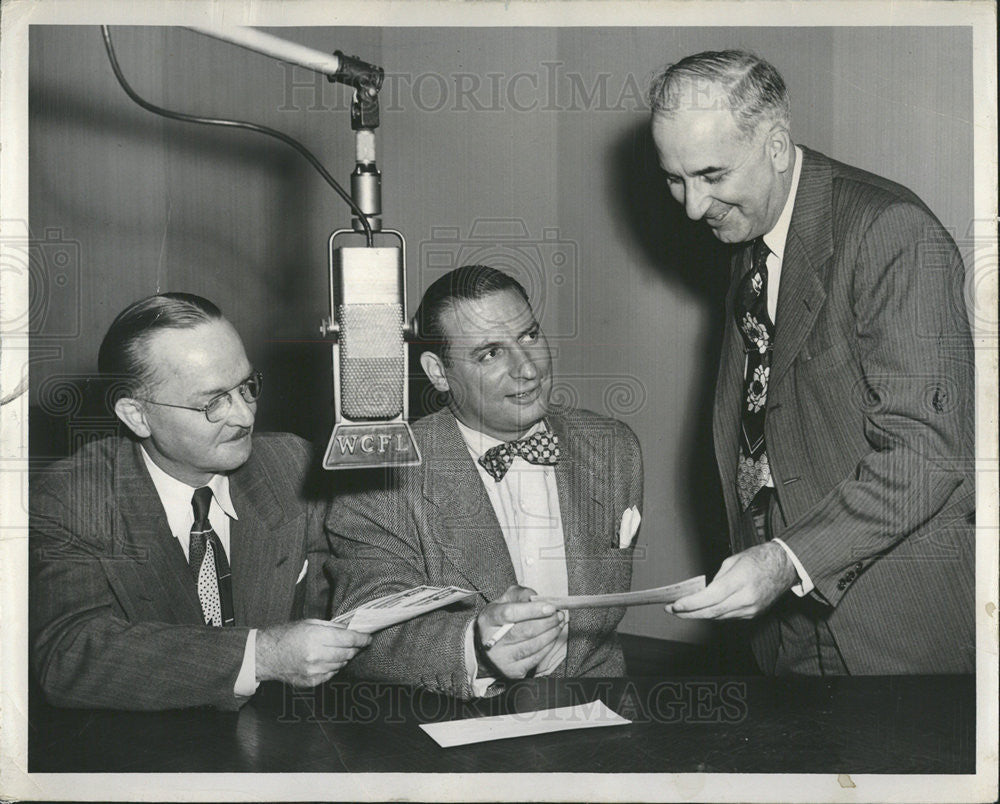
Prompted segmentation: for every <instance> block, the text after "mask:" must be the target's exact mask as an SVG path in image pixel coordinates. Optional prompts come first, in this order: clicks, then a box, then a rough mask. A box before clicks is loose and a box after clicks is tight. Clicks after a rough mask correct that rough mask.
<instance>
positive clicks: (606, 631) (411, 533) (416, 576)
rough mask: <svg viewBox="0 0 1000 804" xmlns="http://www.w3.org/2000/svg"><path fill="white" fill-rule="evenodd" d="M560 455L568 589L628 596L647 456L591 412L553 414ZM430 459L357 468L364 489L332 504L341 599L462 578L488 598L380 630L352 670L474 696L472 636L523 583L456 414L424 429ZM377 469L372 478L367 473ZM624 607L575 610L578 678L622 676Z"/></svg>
mask: <svg viewBox="0 0 1000 804" xmlns="http://www.w3.org/2000/svg"><path fill="white" fill-rule="evenodd" d="M547 421H548V423H549V426H550V427H551V429H552V430H553V431H554V432H555V433H557V434H558V436H559V443H560V449H561V452H562V457H561V459H560V462H559V463H558V464H557V466H556V485H557V487H558V493H559V509H560V514H561V516H562V525H563V534H564V537H565V546H566V563H567V570H568V580H569V593H570V594H571V595H572V594H581V593H584V592H586V593H603V592H619V591H628V589H629V584H630V581H631V574H632V553H633V550H634V548H632V547H629V548H625V549H620V548H619V546H618V528H619V525H620V520H621V515H622V513H623V512H624V511H625V510H626V509H627V508H628V507H629V506H631V505H635V506H638V507H639V508H640V509H641V508H642V457H641V454H640V451H639V443H638V441H637V440H636V438H635V435H634V434H633V433H632V431H631V430H630V429H629V428H628V427H627V426H626V425H625V424H622V423H621V422H619V421H616V420H614V419H609V418H605V417H602V416H597V415H596V414H593V413H589V412H586V411H578V412H574V413H572V414H568V415H565V416H563V415H558V414H550V415H549V417H548V418H547ZM413 429H414V435H415V437H416V438H417V440H418V443H419V444H420V450H421V454H422V457H423V463H422V464H421V465H420V466H416V467H404V468H401V469H398V470H395V471H391V472H389V473H386V474H383V473H382V472H370V473H355V477H354V481H355V482H356V484H357V486H356V488H355V490H354V491H352V492H351V493H349V494H344V495H342V496H338V497H336V498H335V499H334V501H333V503H332V504H331V506H330V510H329V513H328V515H327V523H326V527H327V535H328V538H329V539H330V549H331V552H332V554H333V556H334V558H333V559H331V560H330V561H329V562H328V565H327V566H328V571H329V575H330V576H331V577H332V578H335V579H336V582H335V583H334V584H333V606H334V609H335V611H337V612H342V611H347V610H349V609H352V608H354V607H355V606H357V605H359V604H360V603H363V602H365V601H367V600H370V599H372V598H374V597H378V596H380V595H384V594H388V593H390V592H394V591H399V590H401V589H406V588H409V587H412V586H418V585H420V584H430V585H434V586H446V585H451V584H454V585H455V586H462V587H465V588H467V589H474V590H475V591H477V592H478V593H479V594H478V596H477V597H475V598H470V600H469V601H467V602H463V603H461V604H458V605H456V606H453V607H449V608H448V609H447V610H440V611H436V612H431V613H429V614H425V615H423V616H421V617H418V618H416V619H414V620H411V621H409V622H408V623H403V624H401V625H398V626H394V627H392V628H387V629H385V630H384V631H381V632H379V633H378V634H376V635H375V637H374V639H373V640H372V643H371V645H370V646H369V647H368V648H367V650H365V651H363V652H362V653H359V654H358V655H357V657H355V659H354V660H352V662H351V664H350V665H348V668H347V672H349V673H350V674H352V675H355V676H357V677H360V678H368V679H376V680H383V681H392V682H397V683H404V684H416V685H420V686H423V687H427V688H429V689H432V690H435V691H439V692H445V693H447V694H450V695H455V696H459V697H469V696H471V695H472V689H471V685H470V684H469V681H468V679H467V677H466V674H465V659H464V646H465V641H464V635H465V631H466V626H467V625H468V623H469V622H470V621H471V620H472V619H473V618H474V617H475V616H476V614H478V612H479V611H481V610H482V609H483V608H484V607H485V606H486V604H487V603H488V602H489V601H491V600H494V599H496V598H498V597H500V595H502V594H503V592H504V591H505V590H506V589H507V587H508V586H510V585H511V584H514V583H516V582H517V581H516V578H515V574H514V568H513V566H512V564H511V561H510V555H509V554H508V552H507V545H506V542H505V541H504V538H503V533H502V532H501V530H500V524H499V522H498V521H497V518H496V514H495V513H494V511H493V507H492V505H491V504H490V501H489V498H488V497H487V495H486V490H485V489H484V488H483V483H482V480H481V479H480V476H479V474H478V472H477V470H476V467H475V464H474V463H473V461H472V458H471V457H470V455H469V451H468V448H467V447H466V444H465V441H464V440H463V438H462V436H461V434H460V433H459V431H458V428H457V426H456V424H455V418H454V416H453V415H452V414H451V412H450V411H447V410H442V411H438V412H437V413H434V414H431V415H430V416H427V417H426V418H424V419H421V420H420V421H418V422H417V423H416V424H415V425H414V428H413ZM365 474H367V476H364V475H365ZM623 614H624V609H622V608H612V609H582V610H579V611H572V612H570V615H571V616H570V622H569V644H568V652H567V659H566V662H565V663H564V665H563V666H562V668H561V672H562V673H565V674H566V675H569V676H582V675H593V676H620V675H622V674H623V673H624V669H625V666H624V661H623V659H622V653H621V648H620V647H619V644H618V639H617V636H616V634H615V628H616V626H617V625H618V623H619V621H620V620H621V618H622V616H623Z"/></svg>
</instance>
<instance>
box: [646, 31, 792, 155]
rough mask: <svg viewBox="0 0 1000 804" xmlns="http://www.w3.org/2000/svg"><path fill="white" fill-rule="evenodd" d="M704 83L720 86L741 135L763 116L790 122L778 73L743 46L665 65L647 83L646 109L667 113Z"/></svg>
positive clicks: (754, 128)
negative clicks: (648, 85)
mask: <svg viewBox="0 0 1000 804" xmlns="http://www.w3.org/2000/svg"><path fill="white" fill-rule="evenodd" d="M704 84H714V85H717V86H719V87H721V88H722V90H723V91H724V93H725V95H726V98H727V100H728V103H729V111H730V112H731V113H732V115H733V117H734V118H735V119H736V124H737V126H738V127H739V129H740V131H741V132H742V133H743V134H744V136H749V135H750V134H752V133H753V132H754V131H756V129H757V126H758V125H759V124H760V123H761V122H762V121H765V120H774V121H776V122H781V123H783V124H784V125H785V126H788V124H789V121H790V114H789V105H788V90H787V88H786V87H785V81H784V79H783V78H782V77H781V73H779V72H778V71H777V70H776V69H775V68H774V67H773V66H772V65H771V64H769V63H768V62H766V61H764V60H763V59H762V58H760V57H758V56H755V55H753V54H752V53H747V52H746V51H743V50H718V51H716V50H709V51H705V52H704V53H696V54H695V55H693V56H688V57H687V58H684V59H681V60H680V61H679V62H677V63H676V64H671V65H668V66H667V67H664V68H663V69H662V70H660V71H659V72H658V73H656V75H654V76H653V79H652V81H651V82H650V87H649V106H650V109H651V110H652V112H653V114H654V115H657V114H659V115H665V116H667V117H669V116H671V115H672V114H674V113H675V112H676V111H677V110H678V109H680V108H681V106H682V104H683V102H684V95H685V94H689V95H690V97H689V98H688V102H689V103H694V101H695V97H696V95H695V92H696V90H697V89H698V88H699V85H704Z"/></svg>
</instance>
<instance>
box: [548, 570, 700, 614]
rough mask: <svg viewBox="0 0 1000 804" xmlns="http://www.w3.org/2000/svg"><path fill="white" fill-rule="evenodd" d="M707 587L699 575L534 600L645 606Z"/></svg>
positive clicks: (571, 605)
mask: <svg viewBox="0 0 1000 804" xmlns="http://www.w3.org/2000/svg"><path fill="white" fill-rule="evenodd" d="M704 588H705V576H704V575H698V576H697V577H695V578H688V579H687V580H686V581H681V582H680V583H674V584H670V586H658V587H656V588H655V589H642V590H641V591H638V592H619V593H617V594H610V595H572V596H570V597H553V596H551V595H532V596H531V599H532V600H537V601H541V602H542V603H551V604H552V605H553V606H555V607H556V608H557V609H594V608H603V607H607V606H645V605H647V604H649V603H673V602H674V601H675V600H680V599H681V598H682V597H685V596H686V595H690V594H692V593H693V592H697V591H699V590H701V589H704Z"/></svg>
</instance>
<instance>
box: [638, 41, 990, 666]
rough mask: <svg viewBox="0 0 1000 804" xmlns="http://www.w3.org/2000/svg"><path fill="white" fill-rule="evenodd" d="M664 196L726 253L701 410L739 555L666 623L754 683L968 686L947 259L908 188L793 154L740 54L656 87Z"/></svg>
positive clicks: (962, 397)
mask: <svg viewBox="0 0 1000 804" xmlns="http://www.w3.org/2000/svg"><path fill="white" fill-rule="evenodd" d="M650 98H651V102H652V110H653V118H652V133H653V139H654V141H655V144H656V149H657V151H658V154H659V159H660V164H661V166H662V168H663V170H664V171H665V172H666V176H667V183H668V185H669V188H670V192H671V194H672V195H673V196H674V198H675V199H676V200H677V201H678V202H679V203H681V204H683V205H684V209H685V211H686V212H687V215H688V217H690V218H691V219H693V220H702V221H704V222H705V223H706V224H707V225H708V226H709V227H710V228H711V230H712V232H713V233H714V235H715V236H716V237H717V238H718V239H719V240H721V241H723V242H726V243H733V244H735V245H736V246H737V249H736V252H735V255H734V258H733V263H732V281H731V283H730V289H729V293H728V295H727V298H726V328H725V336H724V342H723V347H722V360H721V365H720V368H719V376H718V384H717V389H716V402H715V420H714V432H715V448H716V457H717V461H718V465H719V471H720V474H721V477H722V481H723V482H722V485H723V490H724V493H725V502H726V509H727V513H728V516H729V522H730V533H731V544H732V548H733V555H732V556H731V557H729V558H728V559H726V561H725V562H723V564H722V567H721V568H720V570H719V572H718V574H717V575H716V576H715V578H714V580H713V581H712V583H710V584H709V585H708V586H707V587H706V588H705V589H704V590H702V591H700V592H698V593H696V594H692V595H690V596H688V597H686V598H684V599H682V600H679V601H677V602H676V603H675V604H673V605H672V606H670V607H668V610H669V611H672V612H673V613H674V614H676V615H678V616H680V617H702V618H714V619H727V618H752V624H751V645H752V647H753V651H754V654H755V656H756V658H757V661H758V663H759V664H760V666H761V668H762V669H763V670H764V671H765V672H767V673H779V674H780V673H804V674H838V673H839V674H844V673H851V674H892V673H949V672H971V671H972V670H973V668H974V658H975V656H974V649H975V635H974V629H973V626H974V617H973V615H974V605H973V604H974V591H975V590H974V554H975V549H974V527H973V523H974V516H975V502H974V482H973V480H974V479H973V472H972V466H973V465H972V459H973V431H972V427H973V374H972V370H973V359H972V349H971V339H970V334H969V325H968V322H967V320H966V315H965V306H964V303H963V293H962V287H963V280H964V269H963V266H962V261H961V258H960V257H959V254H958V252H957V250H956V248H955V245H954V243H953V242H952V240H951V239H950V237H949V236H948V235H947V233H946V232H945V231H944V229H943V228H942V226H941V224H940V223H939V222H938V221H937V219H936V218H935V217H934V216H933V215H932V214H931V212H930V211H929V210H928V209H927V207H926V206H925V205H924V204H923V203H922V202H921V201H920V199H919V198H917V197H916V196H915V195H914V194H913V193H912V192H910V191H909V190H907V189H906V188H905V187H901V186H900V185H898V184H894V183H893V182H890V181H888V180H886V179H883V178H880V177H879V176H875V175H872V174H871V173H866V172H864V171H862V170H858V169H856V168H852V167H849V166H847V165H844V164H841V163H839V162H835V161H833V160H832V159H828V158H827V157H825V156H823V155H822V154H820V153H817V152H815V151H812V150H810V149H808V148H805V147H801V146H796V145H795V144H794V143H793V142H792V139H791V135H790V133H789V112H788V97H787V93H786V89H785V84H784V81H783V80H782V78H781V76H780V75H779V74H778V72H777V71H776V70H775V69H774V67H772V66H771V65H770V64H768V63H767V62H765V61H763V60H761V59H759V58H757V57H755V56H752V55H750V54H747V53H743V52H739V51H724V52H708V53H699V54H697V55H694V56H690V57H688V58H686V59H683V60H682V61H680V62H678V63H677V64H674V65H672V66H670V67H668V68H667V69H666V70H664V71H663V72H662V73H661V74H660V75H659V76H658V77H656V78H655V79H654V82H653V85H652V90H651V93H650Z"/></svg>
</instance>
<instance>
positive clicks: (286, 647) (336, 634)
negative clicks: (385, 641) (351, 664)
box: [254, 620, 372, 687]
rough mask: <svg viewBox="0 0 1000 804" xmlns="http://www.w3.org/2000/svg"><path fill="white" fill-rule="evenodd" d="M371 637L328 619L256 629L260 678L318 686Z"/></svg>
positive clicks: (301, 685)
mask: <svg viewBox="0 0 1000 804" xmlns="http://www.w3.org/2000/svg"><path fill="white" fill-rule="evenodd" d="M371 641H372V638H371V637H370V636H369V635H368V634H361V633H358V632H357V631H351V630H349V629H347V628H340V627H338V626H335V625H333V624H331V623H330V622H328V621H327V620H299V621H297V622H292V623H284V624H282V625H273V626H271V627H270V628H265V629H262V630H260V631H258V632H257V649H256V653H255V654H254V657H255V659H256V662H257V680H258V681H284V682H285V683H286V684H293V685H294V686H296V687H315V686H316V685H317V684H322V683H323V682H324V681H327V680H328V679H330V678H332V677H333V676H334V675H335V674H336V672H337V671H338V670H340V668H342V667H343V666H344V665H345V664H347V663H348V661H350V660H351V659H352V658H353V657H354V654H356V653H357V652H358V651H359V650H361V648H363V647H365V646H366V645H367V644H368V643H369V642H371Z"/></svg>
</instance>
